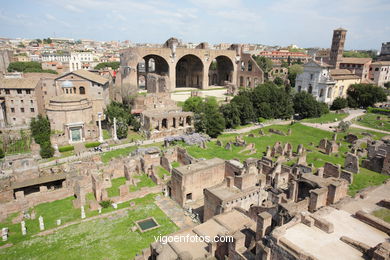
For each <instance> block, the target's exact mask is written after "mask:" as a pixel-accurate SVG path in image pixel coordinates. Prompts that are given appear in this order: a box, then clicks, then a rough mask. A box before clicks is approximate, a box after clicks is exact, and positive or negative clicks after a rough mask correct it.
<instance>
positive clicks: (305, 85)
mask: <svg viewBox="0 0 390 260" xmlns="http://www.w3.org/2000/svg"><path fill="white" fill-rule="evenodd" d="M360 82H361V78H360V77H359V76H356V75H354V74H353V73H352V72H351V71H349V70H346V69H331V66H330V65H329V64H326V63H324V62H319V61H314V60H312V61H309V62H308V63H306V64H305V65H303V73H301V74H299V75H297V78H296V80H295V89H296V90H297V91H298V92H301V91H306V92H308V93H310V94H312V95H313V96H314V97H315V98H316V100H317V101H320V102H325V103H326V104H332V103H333V100H335V99H336V98H337V97H343V98H346V96H347V90H348V88H349V86H350V85H352V84H357V83H360Z"/></svg>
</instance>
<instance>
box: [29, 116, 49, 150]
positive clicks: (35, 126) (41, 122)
mask: <svg viewBox="0 0 390 260" xmlns="http://www.w3.org/2000/svg"><path fill="white" fill-rule="evenodd" d="M30 131H31V135H32V137H33V138H34V141H35V142H36V143H37V144H39V145H43V144H44V143H46V142H50V132H51V130H50V121H49V119H48V118H47V117H43V116H42V115H38V117H37V118H33V119H32V120H31V122H30Z"/></svg>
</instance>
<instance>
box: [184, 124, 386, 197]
mask: <svg viewBox="0 0 390 260" xmlns="http://www.w3.org/2000/svg"><path fill="white" fill-rule="evenodd" d="M269 128H274V129H278V130H281V131H283V132H285V133H287V131H288V129H289V128H291V130H292V135H291V136H281V135H277V134H271V133H269V132H268V130H269ZM262 130H263V132H264V133H265V134H266V135H265V136H260V135H259V134H258V132H259V130H254V131H252V132H251V133H253V134H255V137H249V136H248V134H249V133H247V134H245V135H242V136H243V138H244V140H246V142H247V144H249V143H254V144H255V148H256V150H257V152H256V153H255V154H252V155H248V152H241V151H242V150H243V148H242V147H236V146H234V145H233V147H232V150H231V151H230V150H225V149H224V147H219V146H218V145H216V142H215V141H212V142H209V143H208V144H207V149H202V148H200V147H197V146H186V145H184V144H182V145H183V146H184V147H186V148H187V151H188V152H189V154H191V155H192V156H194V157H196V158H205V159H211V158H214V157H219V158H222V159H225V160H230V159H239V160H241V161H243V160H245V159H247V158H249V157H252V158H261V157H262V156H263V155H264V153H265V151H266V149H267V146H271V147H272V146H273V145H274V144H275V143H276V142H277V141H280V142H282V143H283V144H285V143H287V142H288V143H290V144H291V145H292V146H293V150H295V151H296V149H297V147H298V145H299V144H303V145H304V146H305V148H306V149H307V150H308V154H307V163H308V164H311V163H312V164H313V165H314V166H315V167H317V168H318V167H322V166H324V164H325V163H326V162H331V163H335V164H340V165H342V166H343V165H344V160H345V155H344V154H345V153H346V152H347V151H348V150H349V148H348V145H349V144H348V143H346V142H345V141H344V136H345V135H346V133H338V135H337V141H338V142H340V143H341V147H340V148H339V152H338V153H337V154H333V155H327V154H323V153H321V152H320V151H319V150H318V148H317V147H316V146H318V144H319V142H320V140H321V139H322V138H328V139H330V138H332V135H333V133H331V132H328V131H323V130H320V129H317V128H312V127H308V126H304V125H302V124H299V123H297V124H293V125H273V126H270V127H265V128H263V129H262ZM348 132H350V133H354V134H357V135H358V136H359V137H362V136H363V134H362V133H363V132H368V131H365V130H362V129H355V128H352V129H350V131H348ZM370 133H371V134H372V135H373V137H374V138H375V139H380V138H381V137H383V136H384V135H385V134H380V133H375V132H370ZM236 136H237V134H224V135H221V136H219V137H218V139H219V140H221V141H222V143H223V145H226V143H227V142H229V141H234V140H235V137H236ZM293 163H294V161H290V162H287V164H288V165H292V164H293ZM388 178H389V176H387V175H382V174H379V173H376V172H373V171H369V170H367V169H363V168H361V171H360V173H359V174H357V175H355V176H354V180H353V183H352V184H351V185H350V190H349V194H350V195H354V194H355V193H356V192H357V191H359V190H361V189H363V188H365V187H368V186H374V185H380V184H381V183H382V182H383V181H384V180H386V179H388Z"/></svg>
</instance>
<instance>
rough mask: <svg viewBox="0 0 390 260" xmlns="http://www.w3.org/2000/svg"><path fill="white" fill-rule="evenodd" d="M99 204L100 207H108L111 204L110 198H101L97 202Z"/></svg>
mask: <svg viewBox="0 0 390 260" xmlns="http://www.w3.org/2000/svg"><path fill="white" fill-rule="evenodd" d="M99 204H100V206H102V208H105V209H106V208H108V207H109V206H111V200H103V201H101V202H99Z"/></svg>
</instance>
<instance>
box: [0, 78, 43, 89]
mask: <svg viewBox="0 0 390 260" xmlns="http://www.w3.org/2000/svg"><path fill="white" fill-rule="evenodd" d="M39 80H40V79H39V78H8V79H0V88H6V89H35V87H36V86H37V84H38V82H39Z"/></svg>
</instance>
